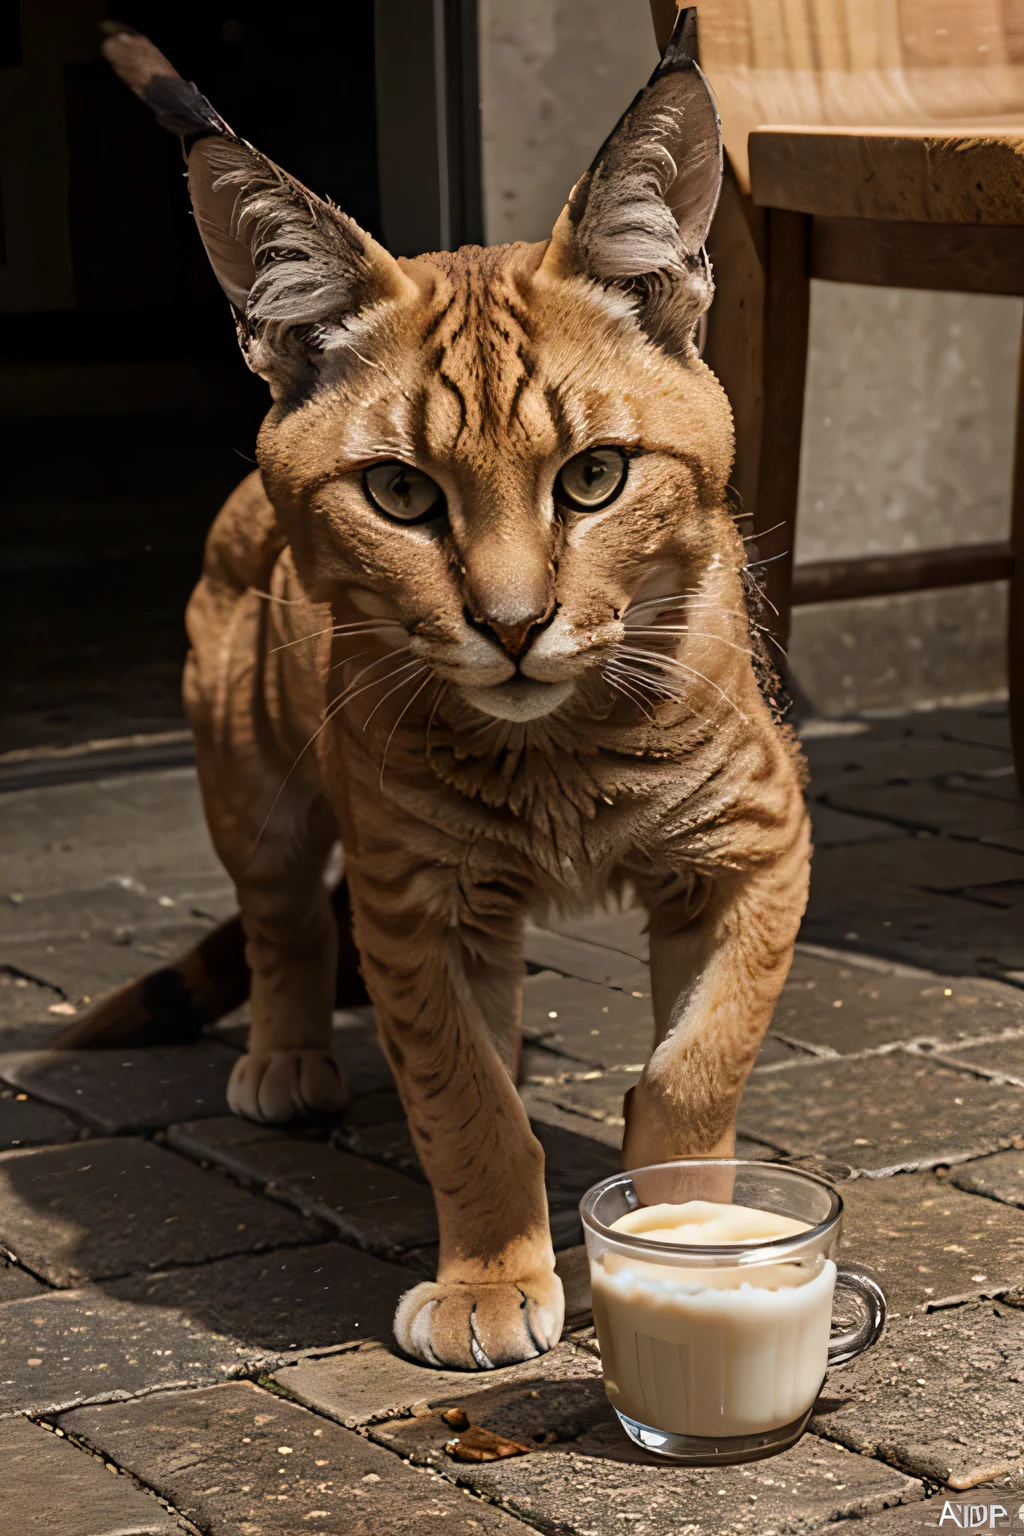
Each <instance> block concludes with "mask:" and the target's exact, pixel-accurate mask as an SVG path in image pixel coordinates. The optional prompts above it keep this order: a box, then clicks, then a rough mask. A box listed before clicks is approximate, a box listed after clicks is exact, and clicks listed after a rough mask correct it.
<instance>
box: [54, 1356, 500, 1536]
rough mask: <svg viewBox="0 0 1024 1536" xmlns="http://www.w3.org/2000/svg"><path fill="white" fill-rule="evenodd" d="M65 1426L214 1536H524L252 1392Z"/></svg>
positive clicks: (366, 1446)
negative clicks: (312, 1535)
mask: <svg viewBox="0 0 1024 1536" xmlns="http://www.w3.org/2000/svg"><path fill="white" fill-rule="evenodd" d="M61 1424H62V1427H64V1428H66V1429H67V1430H69V1431H70V1432H71V1433H73V1434H76V1435H81V1436H82V1437H83V1438H84V1439H85V1440H87V1441H88V1442H89V1444H91V1445H94V1446H96V1447H97V1448H98V1449H100V1450H102V1451H103V1453H104V1455H107V1456H110V1457H111V1458H112V1459H113V1460H114V1461H115V1462H116V1463H117V1464H118V1465H119V1466H122V1467H125V1468H127V1470H128V1471H130V1472H132V1473H133V1474H134V1475H135V1476H136V1477H138V1478H140V1479H141V1480H142V1481H143V1482H145V1483H147V1484H148V1485H149V1486H150V1487H153V1488H155V1489H156V1490H157V1492H158V1493H160V1494H161V1495H162V1496H163V1497H164V1498H166V1499H167V1500H168V1501H169V1502H170V1503H171V1504H173V1505H174V1507H175V1508H176V1509H179V1510H181V1511H182V1513H183V1514H185V1515H186V1516H187V1517H188V1518H189V1519H190V1520H193V1521H194V1522H195V1523H196V1524H197V1525H198V1526H200V1527H201V1528H202V1529H203V1530H206V1531H211V1532H215V1533H216V1536H300V1533H302V1536H306V1533H307V1532H309V1531H311V1530H315V1531H319V1532H321V1533H322V1536H381V1533H383V1532H387V1533H388V1536H422V1532H423V1531H424V1530H425V1529H427V1530H433V1529H435V1528H436V1529H437V1530H443V1531H444V1532H445V1536H447V1533H448V1532H451V1533H452V1536H480V1533H481V1532H494V1533H496V1536H497V1533H506V1532H507V1533H508V1536H512V1533H513V1532H516V1531H522V1530H523V1527H522V1526H521V1525H520V1523H519V1522H518V1521H516V1520H514V1519H513V1518H512V1517H511V1516H509V1515H507V1514H505V1513H504V1512H503V1511H502V1510H499V1509H494V1508H493V1507H492V1506H490V1505H488V1504H485V1503H483V1502H482V1501H479V1500H473V1499H470V1498H467V1496H466V1495H465V1494H464V1493H462V1492H460V1491H459V1490H458V1489H455V1488H453V1487H452V1486H451V1484H449V1483H447V1482H445V1481H443V1480H442V1479H440V1478H432V1477H430V1476H429V1475H426V1474H424V1473H423V1472H421V1471H418V1470H416V1469H415V1468H413V1467H409V1466H406V1465H405V1464H404V1463H403V1462H401V1461H400V1460H399V1459H398V1457H397V1456H390V1455H388V1453H387V1452H386V1451H383V1450H381V1448H380V1447H379V1446H376V1445H372V1444H370V1443H369V1442H368V1441H367V1440H365V1439H363V1438H362V1437H361V1436H359V1435H354V1434H352V1433H351V1432H350V1431H349V1430H346V1429H342V1428H341V1427H340V1425H337V1424H334V1423H332V1422H331V1421H330V1420H329V1419H324V1418H321V1417H319V1416H318V1415H316V1414H313V1413H310V1412H309V1411H308V1410H307V1409H305V1408H302V1407H299V1406H298V1405H297V1404H296V1403H291V1402H287V1401H286V1400H285V1399H283V1398H280V1397H276V1396H273V1395H271V1394H270V1393H269V1392H263V1391H261V1390H260V1388H259V1387H256V1386H253V1385H252V1383H251V1382H237V1383H227V1384H225V1385H224V1386H219V1387H213V1388H210V1389H207V1390H205V1391H200V1392H167V1393H160V1394H158V1395H155V1396H152V1397H146V1398H141V1399H138V1400H137V1401H135V1402H131V1403H109V1404H105V1405H104V1406H103V1407H100V1408H85V1409H79V1410H78V1411H77V1412H75V1413H71V1414H67V1415H65V1417H64V1418H63V1419H62V1420H61ZM282 1447H283V1449H282ZM317 1511H320V1513H316V1512H317Z"/></svg>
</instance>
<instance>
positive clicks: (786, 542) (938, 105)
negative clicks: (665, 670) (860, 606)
mask: <svg viewBox="0 0 1024 1536" xmlns="http://www.w3.org/2000/svg"><path fill="white" fill-rule="evenodd" d="M651 11H652V15H653V18H654V22H655V30H656V33H657V35H658V39H659V44H660V45H661V46H664V41H665V40H666V39H667V36H668V33H669V31H670V30H671V26H672V21H673V18H674V11H675V6H674V3H673V0H651ZM698 22H699V26H700V49H701V64H702V66H703V68H704V70H705V73H706V74H707V75H708V78H709V81H710V83H711V87H712V90H713V91H714V93H715V97H716V101H717V102H718V107H719V111H720V113H721V116H722V127H723V136H724V139H725V145H726V151H727V161H728V164H727V173H726V183H725V187H724V190H723V196H722V201H721V204H720V207H719V211H718V214H717V216H716V219H715V224H714V226H713V229H712V232H711V235H710V237H709V240H708V247H709V252H710V255H711V259H712V262H713V265H714V269H715V281H716V286H717V295H716V299H715V303H714V305H713V307H712V310H711V314H710V316H709V325H708V337H707V344H706V349H705V356H706V357H707V360H708V362H709V363H710V365H711V367H712V368H714V370H715V372H716V373H717V374H718V376H719V378H720V379H721V380H722V383H723V384H724V386H725V388H726V390H727V391H728V393H729V395H730V398H731V400H732V403H733V410H734V413H735V417H736V431H737V463H736V471H735V475H734V482H735V484H736V488H737V490H738V491H739V493H740V495H741V497H742V499H743V504H744V506H745V508H746V509H747V511H748V512H751V513H752V515H753V531H754V534H755V536H757V535H761V536H762V540H763V541H764V540H765V536H766V535H767V533H768V532H769V531H770V530H774V529H779V532H778V533H777V534H773V537H772V540H771V549H772V550H775V549H780V550H782V551H784V554H783V555H781V556H780V557H779V558H776V559H774V560H773V561H772V562H771V564H769V565H767V566H766V568H765V570H766V576H767V593H768V597H769V598H770V600H771V602H772V603H773V604H774V606H775V608H776V609H777V610H778V618H777V619H773V623H774V624H775V627H776V633H777V638H778V639H779V640H780V642H781V643H783V644H785V642H786V640H787V639H788V634H789V619H790V611H791V607H792V605H793V604H799V603H812V602H813V603H821V602H829V601H834V600H837V599H840V598H854V597H869V596H878V595H881V594H885V593H896V592H912V591H924V590H926V589H930V588H938V587H951V586H957V585H963V584H966V583H969V582H977V581H990V580H991V581H997V580H1004V579H1008V580H1009V584H1010V622H1009V642H1008V659H1009V685H1010V724H1011V735H1012V743H1013V752H1014V759H1015V763H1016V767H1017V777H1018V784H1019V785H1020V787H1021V792H1022V794H1024V363H1022V373H1021V379H1020V383H1019V386H1018V392H1017V415H1016V423H1017V433H1016V449H1015V462H1014V475H1013V496H1012V513H1011V528H1010V533H1009V537H1008V538H1007V539H1006V540H1005V541H1001V542H1000V543H998V544H968V545H963V546H960V547H957V548H953V549H935V550H926V551H920V552H915V553H911V554H898V555H888V556H884V557H878V556H873V557H871V558H866V559H850V560H825V561H819V562H816V563H814V564H811V565H800V566H798V567H796V569H795V570H794V567H793V559H792V551H793V547H794V541H795V534H796V509H797V490H798V483H799V466H800V437H801V430H802V423H803V410H804V383H805V374H806V362H807V331H808V315H809V301H810V280H811V278H812V277H818V278H827V279H830V280H831V281H833V282H848V283H869V284H881V285H884V286H887V287H897V288H927V289H945V290H949V291H956V292H964V293H1001V294H1015V295H1021V294H1024V8H1022V6H1021V5H1020V3H1019V0H969V3H965V0H700V3H699V5H698ZM1022 357H1024V354H1022ZM779 525H781V528H780V526H779ZM780 540H781V542H779V541H780ZM767 551H768V545H767V542H764V543H763V547H762V549H761V551H760V552H761V553H762V554H764V553H766V552H767Z"/></svg>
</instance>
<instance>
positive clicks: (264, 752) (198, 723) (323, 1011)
mask: <svg viewBox="0 0 1024 1536" xmlns="http://www.w3.org/2000/svg"><path fill="white" fill-rule="evenodd" d="M216 599H217V594H216V593H215V592H210V591H207V590H204V587H203V584H201V585H200V588H199V589H198V590H197V592H196V594H195V596H194V598H193V602H192V606H191V608H190V614H189V617H190V630H191V632H192V633H193V634H194V635H198V637H199V642H200V646H201V647H203V654H202V655H199V656H197V655H196V654H195V653H193V655H192V656H191V657H190V659H189V665H188V668H187V669H186V679H185V698H186V704H187V707H188V714H189V719H190V721H191V724H192V728H193V731H194V732H195V737H196V766H197V769H198V774H199V784H200V789H201V791H202V797H203V808H204V810H205V812H206V820H207V824H208V826H209V829H210V835H211V837H212V839H213V844H214V847H215V848H216V850H217V853H218V854H219V856H220V858H221V860H222V862H223V864H224V866H225V868H226V869H227V871H228V874H229V875H230V876H231V878H232V880H233V881H234V884H235V888H236V891H237V893H238V904H239V908H240V911H241V918H242V924H243V927H244V930H245V940H246V945H245V954H246V960H247V961H248V964H249V968H250V970H251V972H252V985H251V991H250V1009H251V1016H252V1026H251V1029H250V1033H249V1049H248V1052H247V1054H246V1055H244V1056H242V1057H241V1058H240V1059H239V1061H238V1062H237V1063H236V1065H235V1068H234V1070H233V1072H232V1074H231V1081H230V1084H229V1086H228V1103H229V1105H230V1107H231V1109H232V1110H233V1111H234V1112H235V1114H238V1115H245V1116H246V1117H247V1118H249V1119H252V1120H260V1121H271V1122H275V1123H280V1122H285V1121H289V1120H297V1119H302V1118H304V1117H306V1116H309V1115H314V1114H328V1113H331V1112H333V1111H334V1110H337V1109H340V1108H341V1107H342V1105H343V1104H344V1102H345V1092H344V1086H343V1084H342V1081H341V1077H340V1074H339V1071H338V1067H337V1064H336V1062H335V1059H334V1057H333V1055H332V1053H331V1048H330V1047H331V1014H332V1010H333V1005H334V995H335V982H336V970H337V954H338V938H337V928H336V924H335V919H334V914H333V911H332V908H331V895H330V892H329V890H328V889H327V887H326V886H325V884H324V879H323V874H324V867H325V864H326V861H327V857H328V855H329V853H330V850H331V848H332V846H333V844H334V843H335V841H336V839H337V830H336V826H335V821H334V817H333V814H332V813H331V810H330V808H329V806H328V804H327V801H326V800H325V799H324V797H323V795H322V793H321V791H320V788H319V781H318V778H317V770H316V763H315V759H313V758H312V757H311V756H310V755H308V754H307V758H308V760H307V758H303V759H301V760H300V761H299V762H298V763H297V765H296V764H295V754H292V756H291V758H289V756H288V753H287V752H286V751H285V750H284V749H283V748H282V746H281V744H280V740H279V736H278V735H277V734H276V733H275V731H274V730H273V729H272V728H271V726H270V724H269V722H268V721H267V719H266V718H265V715H264V712H263V707H262V695H261V689H260V687H259V683H258V679H257V678H256V677H255V676H254V669H255V670H256V671H257V672H258V669H259V666H260V664H261V661H260V658H261V644H260V637H259V632H260V622H261V615H260V609H259V604H260V599H259V597H258V596H257V595H256V594H255V593H250V594H247V595H246V596H244V597H242V598H240V599H239V601H238V603H237V604H236V605H235V606H234V609H233V613H232V619H231V623H230V625H229V626H228V625H223V626H221V625H220V624H219V612H218V610H217V607H216ZM206 608H208V609H209V610H211V612H212V617H210V618H209V619H207V615H206V613H205V611H204V609H206ZM204 620H206V622H205V623H204ZM217 643H219V644H220V646H221V653H220V654H221V660H220V661H219V662H218V664H217V666H216V667H215V666H214V664H213V661H212V660H211V658H210V655H209V654H207V653H208V652H213V653H214V655H216V644H217ZM197 649H198V647H197ZM204 663H205V665H204Z"/></svg>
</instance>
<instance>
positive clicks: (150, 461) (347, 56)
mask: <svg viewBox="0 0 1024 1536" xmlns="http://www.w3.org/2000/svg"><path fill="white" fill-rule="evenodd" d="M106 14H108V11H107V8H106V6H105V5H104V4H103V3H102V0H71V3H69V0H23V4H22V6H21V9H20V14H19V13H18V11H17V9H16V8H15V7H10V6H4V7H3V13H2V16H0V31H2V33H3V35H2V36H0V92H2V93H3V96H4V98H5V106H4V109H3V110H4V115H5V116H9V118H10V119H11V120H13V121H14V122H16V123H17V124H18V136H17V141H16V142H17V144H18V146H20V147H19V148H18V150H17V153H16V156H15V157H14V160H13V161H12V163H11V165H10V167H9V168H8V169H7V170H6V171H5V175H4V184H3V186H2V187H0V193H2V207H3V221H4V222H3V234H4V241H3V254H2V257H0V263H2V264H0V411H2V415H3V418H4V420H5V425H6V428H7V436H8V441H9V447H8V451H7V454H6V455H5V458H6V467H7V474H6V476H5V493H4V501H5V509H4V515H3V526H2V532H0V571H2V573H3V578H4V580H3V586H4V590H5V595H6V600H5V602H4V604H3V617H2V620H0V623H2V638H0V644H2V647H3V666H2V669H0V670H2V677H3V683H2V688H3V696H2V703H0V716H2V718H0V752H6V751H10V750H12V749H13V750H17V749H23V748H37V747H45V746H65V745H70V744H73V743H78V742H82V741H86V740H95V739H97V738H105V737H117V738H121V737H125V736H128V735H132V734H135V733H140V732H153V731H161V730H167V729H173V728H175V727H180V726H181V724H182V723H183V722H182V717H181V710H180V704H179V700H178V687H179V676H180V669H181V663H182V660H183V657H184V652H185V637H184V630H183V626H182V614H183V610H184V606H185V602H186V600H187V596H188V593H189V590H190V588H191V586H192V583H193V582H194V580H195V577H196V574H197V572H198V568H199V561H200V557H201V550H202V541H203V538H204V536H205V533H206V530H207V529H208V527H209V524H210V521H211V519H212V517H213V515H214V513H215V512H216V510H217V507H218V505H219V504H220V502H221V501H222V500H223V498H224V497H225V495H226V494H227V493H228V492H229V491H230V490H231V488H232V486H233V485H234V484H235V483H236V482H237V481H238V480H239V479H240V478H241V477H242V476H243V475H244V474H246V473H247V472H248V471H249V470H250V469H251V468H252V454H253V444H254V439H255V433H256V430H257V428H258V425H259V422H260V420H261V418H262V416H263V413H264V411H265V409H266V406H267V403H268V396H267V393H266V387H265V385H264V384H263V383H262V382H261V381H260V380H259V379H255V378H253V377H252V376H251V375H250V374H249V373H248V372H247V371H246V369H245V366H244V364H243V363H242V361H241V358H240V356H239V355H238V353H237V349H236V347H235V340H234V330H233V326H232V322H231V316H230V313H229V311H228V307H227V304H226V301H225V300H224V299H223V297H222V295H221V293H220V290H219V289H218V288H217V285H216V283H215V282H214V280H213V278H212V276H211V274H210V272H209V270H208V268H207V265H206V260H205V256H204V255H203V252H202V248H201V246H200V243H199V240H198V238H197V237H196V234H195V231H194V229H193V227H192V219H191V214H190V211H189V207H188V199H187V196H186V192H185V187H184V183H183V178H182V169H183V166H182V160H181V153H180V150H179V147H178V145H177V143H176V141H175V140H174V139H173V138H171V137H169V136H167V135H164V134H162V133H161V132H160V131H159V130H158V129H157V128H156V127H155V126H154V125H153V124H152V122H151V121H150V119H149V117H148V114H147V113H146V111H145V109H144V108H143V107H142V106H141V105H140V104H139V103H138V102H137V101H135V99H134V98H133V97H132V96H131V95H130V94H129V93H128V92H127V91H126V90H125V88H124V87H123V86H122V85H120V83H119V82H118V81H117V80H116V79H115V78H114V77H113V75H112V74H111V72H110V71H109V69H108V68H107V66H106V64H105V63H104V62H103V61H102V60H101V59H100V57H99V54H98V40H99V33H98V30H97V24H98V22H99V21H100V20H101V19H102V18H103V17H104V16H105V15H106ZM110 14H113V15H114V16H116V18H117V19H118V20H120V21H125V22H128V23H129V24H130V25H132V26H135V27H137V28H139V30H141V31H144V32H146V33H147V34H148V35H149V36H150V37H152V38H153V40H154V41H155V42H156V43H157V45H158V46H159V47H160V48H162V49H163V51H164V52H165V53H166V54H167V55H168V57H169V58H170V59H171V60H172V61H173V62H174V63H175V65H176V67H177V68H178V69H179V70H180V71H181V72H182V74H184V75H185V76H186V77H187V78H191V79H194V80H195V81H196V82H197V83H198V84H199V85H200V87H201V89H202V90H204V91H205V92H206V94H207V95H208V96H209V97H210V99H211V100H212V101H213V102H214V103H215V104H216V105H217V107H218V108H219V110H220V111H221V112H222V113H223V114H224V116H225V117H226V118H227V119H228V121H229V122H230V123H231V124H232V126H233V127H234V128H235V129H236V131H237V132H239V133H240V134H242V135H243V136H244V137H246V138H248V139H250V140H251V141H252V142H254V143H256V144H258V145H259V146H260V147H261V148H262V149H264V150H265V151H266V152H267V153H268V154H269V155H271V156H272V157H273V158H274V159H275V160H277V161H279V162H280V163H281V164H283V165H285V166H286V167H287V168H288V169H289V170H291V171H292V172H293V173H294V174H295V175H297V176H299V177H300V178H301V179H302V180H303V181H305V182H307V183H308V184H309V185H310V186H311V187H312V188H314V189H315V190H316V191H318V192H321V193H327V194H329V195H330V196H331V197H332V198H333V199H334V200H335V201H336V202H337V203H339V204H340V205H341V206H342V207H344V208H345V209H347V210H348V211H349V212H350V213H352V215H353V216H354V217H355V218H356V219H357V220H358V221H359V222H360V223H361V224H363V225H364V227H368V228H369V229H371V230H375V231H376V230H377V229H378V228H379V216H378V175H377V154H376V128H375V103H374V7H373V3H372V0H347V3H346V4H344V5H339V6H323V5H312V4H308V3H307V4H294V5H292V6H282V5H281V4H280V3H278V0H275V3H273V4H271V3H270V0H222V3H218V0H180V3H176V4H173V5H172V4H169V3H166V0H118V3H116V4H113V5H112V6H111V7H110Z"/></svg>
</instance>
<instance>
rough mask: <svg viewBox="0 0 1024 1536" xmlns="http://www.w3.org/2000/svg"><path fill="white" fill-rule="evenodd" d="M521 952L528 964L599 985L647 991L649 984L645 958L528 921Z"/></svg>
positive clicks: (649, 979)
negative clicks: (522, 951) (570, 936)
mask: <svg viewBox="0 0 1024 1536" xmlns="http://www.w3.org/2000/svg"><path fill="white" fill-rule="evenodd" d="M525 955H526V960H527V963H528V964H529V965H533V966H537V967H538V968H539V969H541V970H551V971H557V972H558V973H559V974H560V975H562V976H578V977H579V978H580V980H581V981H593V982H596V983H597V984H598V985H599V986H605V987H620V988H622V989H623V990H624V991H626V992H632V991H637V992H649V991H650V988H651V975H650V971H649V970H648V967H647V962H646V960H638V959H636V957H635V956H634V955H626V954H623V952H622V950H619V949H608V948H606V947H605V946H604V945H602V944H593V943H590V942H589V941H588V940H586V939H574V938H569V937H568V936H567V935H566V934H564V933H551V932H549V931H548V930H547V929H545V928H534V927H533V926H532V925H531V924H529V923H527V925H526V942H525Z"/></svg>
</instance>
